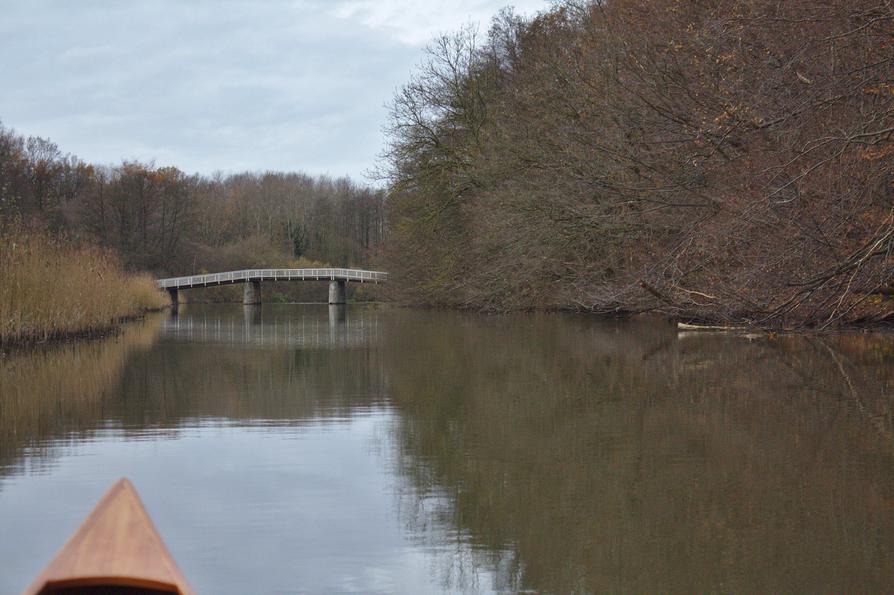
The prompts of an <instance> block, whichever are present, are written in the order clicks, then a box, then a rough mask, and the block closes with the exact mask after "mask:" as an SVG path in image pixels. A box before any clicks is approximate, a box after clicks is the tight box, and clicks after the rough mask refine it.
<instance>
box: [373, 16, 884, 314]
mask: <svg viewBox="0 0 894 595" xmlns="http://www.w3.org/2000/svg"><path fill="white" fill-rule="evenodd" d="M891 39H894V14H892V12H891V7H890V6H888V5H886V4H884V3H879V2H876V1H875V0H829V1H828V2H822V3H816V2H813V1H812V0H792V1H787V2H778V1H777V0H745V1H743V0H722V1H720V2H708V3H706V2H683V1H680V0H649V1H647V2H643V1H641V0H605V1H601V2H594V1H585V0H560V1H559V2H556V3H554V4H553V5H552V7H551V8H549V9H547V10H544V11H542V12H540V13H539V14H536V15H534V16H532V17H522V16H519V15H517V14H515V13H514V12H513V11H511V10H504V11H503V12H501V13H499V14H498V15H497V16H496V17H495V18H494V19H493V21H492V24H491V26H490V29H489V30H488V31H486V32H479V31H477V30H475V29H474V28H467V29H464V30H461V31H459V32H457V33H454V34H448V35H444V36H442V37H439V38H438V39H436V40H435V41H434V42H433V43H432V44H431V45H430V46H429V48H428V53H427V56H426V58H425V60H424V61H423V63H422V64H421V65H420V66H419V67H418V68H417V70H416V71H415V73H414V75H413V76H412V78H411V79H410V80H409V82H408V83H407V84H406V85H405V86H403V87H402V88H401V89H400V90H399V91H398V92H397V94H396V95H395V97H394V100H393V101H392V103H391V106H390V107H391V120H390V124H389V127H388V129H387V130H388V132H389V144H388V147H387V149H386V152H385V164H384V166H383V167H384V169H385V170H386V174H387V182H388V188H389V193H388V214H389V220H390V222H391V228H390V230H389V237H388V240H387V242H386V243H385V249H384V253H385V261H386V263H387V264H386V265H385V266H384V267H383V269H384V270H388V271H389V272H390V273H391V279H390V281H392V283H393V285H394V295H395V297H396V298H397V299H399V300H400V301H402V302H404V303H407V304H410V305H431V306H441V307H452V308H467V309H474V310H484V311H493V312H501V311H508V310H530V309H545V310H579V311H585V312H592V313H597V314H604V315H610V316H615V315H636V314H639V313H649V312H651V313H662V314H664V315H667V316H669V317H671V318H672V319H676V320H679V321H684V322H689V323H699V324H705V325H710V326H748V327H752V328H770V329H791V330H797V329H813V330H832V329H836V328H844V327H854V326H868V327H879V326H884V325H888V326H890V325H891V323H892V321H894V301H892V296H894V206H892V205H894V79H892V78H891V73H892V72H894V44H892V43H891Z"/></svg>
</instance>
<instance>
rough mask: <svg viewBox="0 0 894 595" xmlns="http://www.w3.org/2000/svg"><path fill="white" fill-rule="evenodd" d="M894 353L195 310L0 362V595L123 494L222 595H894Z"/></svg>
mask: <svg viewBox="0 0 894 595" xmlns="http://www.w3.org/2000/svg"><path fill="white" fill-rule="evenodd" d="M892 356H894V340H892V338H891V337H888V336H884V335H874V336H873V335H859V334H853V335H840V336H833V337H823V338H817V337H807V338H804V337H781V338H779V339H778V340H768V339H767V338H765V337H759V338H755V339H753V340H752V339H748V338H744V337H737V336H724V335H705V334H691V333H690V334H681V333H677V331H676V330H675V329H674V328H673V327H672V326H670V325H666V324H662V323H606V322H597V321H594V320H592V319H588V318H581V317H572V316H558V315H536V316H535V315H520V316H512V317H481V316H473V315H463V314H455V313H441V312H413V311H401V310H387V309H384V310H379V309H375V308H354V307H348V308H346V307H344V306H331V307H327V306H277V305H263V306H261V307H256V306H255V307H242V306H194V305H188V306H186V307H181V308H180V310H179V311H178V312H177V313H176V315H174V314H172V315H170V316H166V317H161V318H155V319H151V320H149V321H147V322H146V323H143V324H138V325H133V326H130V327H128V328H127V329H126V331H125V332H124V333H123V334H122V335H120V336H119V337H116V338H112V339H109V340H106V341H99V342H93V343H83V344H78V345H72V346H64V347H60V348H54V349H50V350H44V351H39V352H36V353H34V354H31V355H28V356H18V357H12V358H7V359H4V360H3V361H2V362H0V533H3V534H4V535H5V534H16V535H20V534H21V535H26V537H23V538H22V539H21V540H20V541H17V542H16V543H14V544H13V543H11V542H10V541H9V540H0V591H2V592H6V591H10V592H15V591H16V590H17V589H18V588H21V587H22V586H23V585H24V584H25V583H27V582H28V580H29V579H30V578H31V577H32V576H33V574H34V573H35V572H36V571H37V570H38V569H39V566H40V564H41V563H42V562H44V561H45V560H46V559H47V558H48V557H49V556H50V555H51V554H52V552H53V550H54V549H55V548H56V547H57V546H58V545H59V543H60V542H61V539H63V538H64V537H65V535H66V534H67V533H68V531H69V530H70V529H72V528H73V525H75V524H76V523H77V521H78V520H79V519H80V518H81V517H82V516H83V514H84V513H85V512H86V508H89V506H90V504H91V503H92V501H93V500H94V499H95V497H96V496H98V494H99V493H100V492H101V491H102V490H103V489H104V488H105V486H106V485H107V483H108V482H109V481H110V480H111V479H112V478H113V477H114V476H117V475H119V474H125V473H126V474H128V475H130V476H131V477H133V478H134V479H135V481H136V483H137V485H138V487H139V488H140V489H141V491H142V492H143V495H144V498H145V499H146V501H147V506H148V507H149V509H150V512H151V513H152V514H153V516H155V517H156V520H157V521H158V524H159V525H160V528H161V529H162V532H163V533H164V534H165V536H166V538H167V539H168V541H169V544H170V545H171V549H172V551H173V552H174V554H175V556H176V557H177V558H178V560H180V562H181V564H182V566H184V568H185V570H186V572H187V574H188V575H189V576H190V578H191V579H192V580H193V581H194V582H195V583H196V585H197V586H198V587H199V588H200V590H204V591H206V592H209V593H244V592H277V591H279V592H291V591H297V590H303V591H308V592H332V591H351V590H355V591H362V592H407V593H419V592H438V591H443V592H456V591H468V592H476V591H480V592H492V591H495V592H517V591H526V590H528V591H542V592H555V593H566V592H596V591H607V590H610V591H655V590H660V591H706V590H711V591H719V590H722V591H771V590H772V591H782V590H784V591H807V590H810V591H852V590H860V591H865V590H873V591H881V590H888V589H889V588H890V587H891V585H894V556H892V554H894V516H892V515H891V512H892V509H894V474H892V472H891V469H892V463H894V456H892V455H894V442H892V440H894V426H892V411H891V399H890V388H891V386H892V384H894V366H892V365H891V362H892ZM60 491H64V493H65V494H66V498H64V499H60V498H58V497H57V496H56V494H58V493H60ZM66 523H67V524H68V525H66ZM234 561H239V563H238V564H237V563H234ZM4 581H6V582H4Z"/></svg>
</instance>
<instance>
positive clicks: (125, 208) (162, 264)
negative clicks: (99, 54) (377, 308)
mask: <svg viewBox="0 0 894 595" xmlns="http://www.w3.org/2000/svg"><path fill="white" fill-rule="evenodd" d="M3 220H6V221H17V222H19V224H22V225H28V226H37V227H40V228H44V229H49V230H51V231H54V232H64V233H65V234H66V235H68V236H70V237H73V238H75V239H83V240H84V241H87V242H90V243H98V244H99V245H100V246H102V247H105V248H107V249H110V250H113V251H115V252H116V253H117V254H118V255H119V256H120V258H121V260H122V262H123V263H124V264H125V265H126V266H127V267H128V268H129V269H132V270H143V271H150V272H153V273H156V274H174V275H176V274H192V273H195V272H199V271H202V270H210V271H215V270H227V269H234V268H242V267H253V266H261V267H276V266H287V265H289V264H296V263H297V264H301V263H307V262H309V261H315V262H320V263H328V264H332V265H336V266H365V265H366V264H367V263H368V262H369V259H370V258H371V256H372V254H373V252H374V251H375V249H376V247H377V246H378V244H379V243H381V241H382V239H383V234H384V231H385V216H384V196H383V193H382V192H381V191H378V190H375V189H371V188H368V187H364V186H359V185H357V184H355V183H353V182H352V181H351V180H349V179H347V178H338V179H332V178H328V177H325V176H321V177H311V176H308V175H305V174H301V173H270V172H268V173H263V174H258V173H241V174H235V175H229V176H215V177H203V176H198V175H193V176H190V175H187V174H185V173H184V172H182V171H180V170H178V169H177V168H175V167H156V166H155V165H153V164H147V163H137V162H124V163H122V164H121V165H119V166H95V165H90V164H87V163H84V162H83V161H81V160H80V159H78V158H77V157H75V156H73V155H70V154H65V153H63V152H62V151H61V150H60V149H59V148H58V147H57V146H56V145H55V144H54V143H52V142H51V141H49V140H46V139H42V138H38V137H29V138H25V137H23V136H21V135H18V134H16V133H15V132H14V131H13V130H11V129H9V128H4V127H2V126H0V223H2V221H3Z"/></svg>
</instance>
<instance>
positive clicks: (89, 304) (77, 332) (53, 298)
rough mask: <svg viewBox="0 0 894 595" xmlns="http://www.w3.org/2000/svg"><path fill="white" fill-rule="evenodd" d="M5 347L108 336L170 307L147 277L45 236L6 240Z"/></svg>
mask: <svg viewBox="0 0 894 595" xmlns="http://www.w3.org/2000/svg"><path fill="white" fill-rule="evenodd" d="M0 279H2V280H3V282H2V283H0V347H13V346H22V345H28V344H33V343H43V342H47V341H51V340H61V339H66V338H72V337H83V336H92V335H97V334H102V333H106V332H109V331H111V330H113V329H115V328H116V327H117V326H118V325H119V324H120V323H121V322H122V321H124V320H127V319H132V318H134V317H138V316H141V315H143V314H145V313H146V312H149V311H153V310H159V309H161V308H164V307H165V306H167V305H168V304H169V301H168V298H167V296H166V295H165V294H164V293H162V292H159V291H158V290H157V289H156V287H155V281H154V280H153V278H152V277H151V276H150V275H148V274H133V273H128V272H127V271H125V270H124V269H123V267H122V266H121V264H120V263H119V262H118V260H117V259H116V258H115V257H113V256H111V255H109V254H107V253H105V252H103V251H102V250H100V249H99V248H97V247H95V246H91V245H86V244H79V243H76V242H74V241H71V240H68V239H64V238H58V237H55V236H53V235H50V234H49V233H46V232H43V231H39V230H24V229H11V230H6V231H5V232H4V233H3V234H2V235H0Z"/></svg>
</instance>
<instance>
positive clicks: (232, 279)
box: [155, 268, 388, 289]
mask: <svg viewBox="0 0 894 595" xmlns="http://www.w3.org/2000/svg"><path fill="white" fill-rule="evenodd" d="M296 280H297V281H302V280H303V281H325V280H330V281H356V282H361V283H364V282H369V283H384V282H385V281H387V280H388V273H385V272H382V271H364V270H360V269H336V268H320V269H246V270H242V271H225V272H222V273H208V274H204V275H190V276H188V277H172V278H169V279H158V280H157V281H156V282H155V283H156V285H157V286H158V288H159V289H184V288H190V287H208V286H211V285H222V284H224V283H238V282H240V281H241V282H246V281H296Z"/></svg>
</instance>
